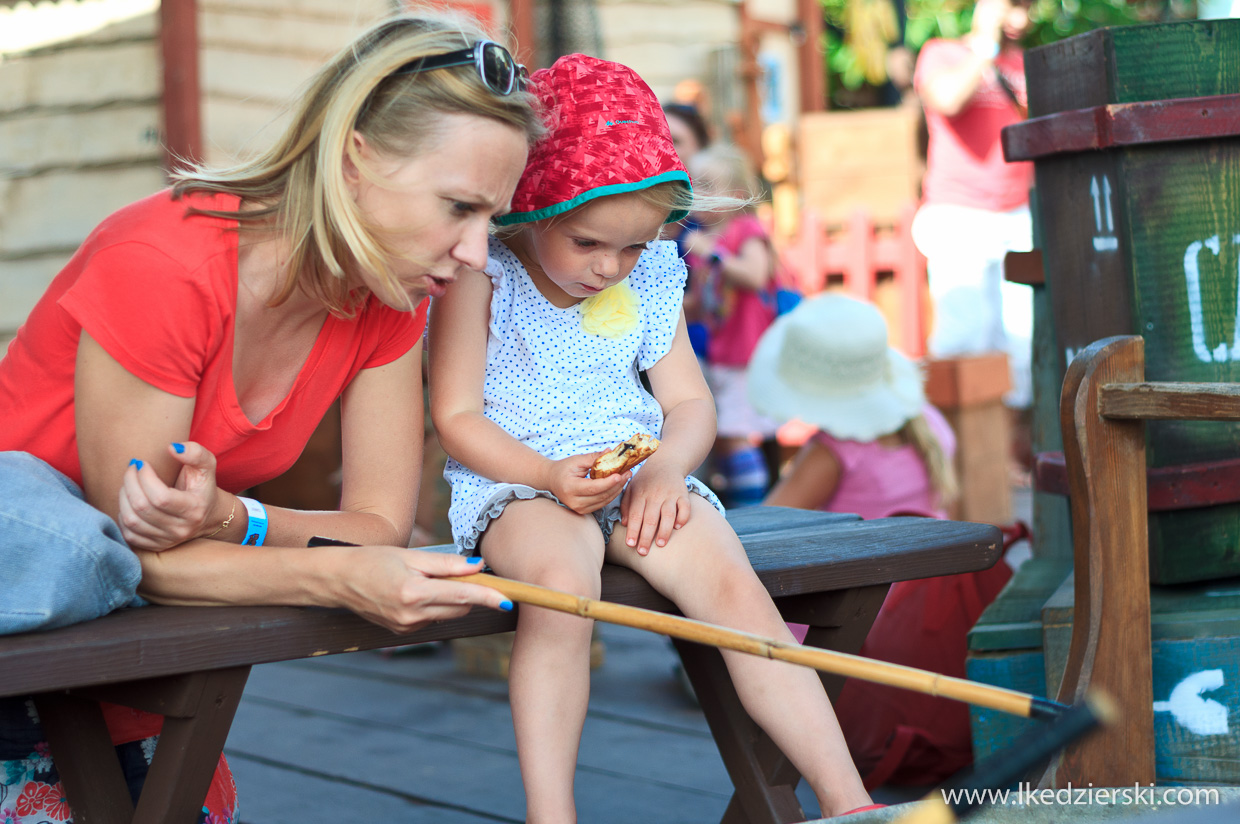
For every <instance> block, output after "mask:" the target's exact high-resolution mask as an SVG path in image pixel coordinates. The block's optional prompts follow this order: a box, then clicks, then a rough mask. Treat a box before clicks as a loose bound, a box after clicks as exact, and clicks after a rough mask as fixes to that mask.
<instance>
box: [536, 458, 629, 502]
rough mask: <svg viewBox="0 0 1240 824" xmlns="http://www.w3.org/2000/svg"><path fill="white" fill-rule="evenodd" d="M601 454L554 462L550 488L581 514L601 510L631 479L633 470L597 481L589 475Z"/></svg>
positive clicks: (550, 471) (548, 480)
mask: <svg viewBox="0 0 1240 824" xmlns="http://www.w3.org/2000/svg"><path fill="white" fill-rule="evenodd" d="M605 451H606V450H604V452H605ZM602 454H603V452H592V453H590V454H588V455H574V456H573V457H571V458H564V459H563V460H559V461H552V462H551V468H550V470H549V471H548V478H547V489H548V490H550V491H551V493H552V494H553V495H555V497H557V498H559V500H560V503H562V504H564V506H566V507H568V508H569V509H571V510H572V511H573V512H576V513H577V514H578V515H586V514H589V513H591V512H594V511H595V510H598V509H602V508H603V507H604V506H606V505H607V504H609V503H610V502H611V501H613V500H615V497H616V496H617V495H619V494H620V491H621V490H623V489H624V485H625V484H626V483H628V480H629V478H631V477H633V473H632V472H618V473H616V474H615V475H610V476H608V477H606V478H599V479H598V480H594V479H592V478H590V477H589V475H588V474H587V473H588V472H589V471H590V467H592V466H594V462H595V461H596V460H598V458H599V456H600V455H602Z"/></svg>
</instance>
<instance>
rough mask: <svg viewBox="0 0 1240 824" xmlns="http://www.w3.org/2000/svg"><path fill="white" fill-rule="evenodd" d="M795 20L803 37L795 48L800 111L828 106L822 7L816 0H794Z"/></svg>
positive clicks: (815, 110)
mask: <svg viewBox="0 0 1240 824" xmlns="http://www.w3.org/2000/svg"><path fill="white" fill-rule="evenodd" d="M797 19H798V20H799V21H800V23H801V30H802V32H804V35H803V36H804V38H805V39H804V40H802V41H801V44H800V46H799V47H798V48H797V58H798V62H799V63H800V69H801V83H800V86H801V111H802V112H821V111H825V110H826V109H828V108H830V105H829V103H828V101H827V95H828V94H829V93H830V89H828V88H827V67H826V61H825V59H824V55H823V53H822V52H823V49H822V6H821V5H820V4H819V2H818V0H797Z"/></svg>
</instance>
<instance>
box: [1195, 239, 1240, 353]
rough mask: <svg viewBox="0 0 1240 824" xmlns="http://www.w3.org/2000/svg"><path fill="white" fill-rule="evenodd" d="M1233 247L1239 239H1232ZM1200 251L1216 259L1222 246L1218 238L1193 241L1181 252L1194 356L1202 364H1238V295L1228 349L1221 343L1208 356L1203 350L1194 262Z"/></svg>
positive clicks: (1201, 312) (1202, 323)
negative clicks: (1208, 251) (1209, 252)
mask: <svg viewBox="0 0 1240 824" xmlns="http://www.w3.org/2000/svg"><path fill="white" fill-rule="evenodd" d="M1232 243H1234V244H1237V245H1240V235H1236V236H1235V237H1234V238H1232ZM1202 249H1209V250H1210V251H1211V252H1213V253H1214V256H1215V257H1218V256H1219V254H1220V253H1221V252H1222V243H1221V241H1220V239H1219V236H1218V235H1212V236H1210V237H1208V238H1206V239H1205V240H1195V241H1193V242H1192V243H1190V244H1188V248H1187V249H1185V250H1184V285H1185V286H1186V287H1187V289H1188V318H1189V325H1190V328H1191V330H1192V335H1193V352H1194V353H1195V354H1196V355H1197V359H1198V360H1200V361H1201V362H1202V363H1226V362H1227V361H1229V360H1240V292H1237V295H1236V316H1235V321H1234V327H1233V329H1232V337H1231V347H1230V348H1229V347H1228V346H1227V342H1226V341H1224V342H1222V343H1220V344H1219V345H1218V346H1216V347H1215V348H1214V351H1213V352H1211V351H1210V349H1209V347H1207V346H1206V322H1205V308H1204V307H1203V306H1202V303H1201V267H1200V266H1199V265H1198V263H1197V260H1198V258H1199V257H1200V256H1201V250H1202ZM1237 277H1240V264H1237Z"/></svg>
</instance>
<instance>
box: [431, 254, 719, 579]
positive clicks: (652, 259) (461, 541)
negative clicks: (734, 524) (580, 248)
mask: <svg viewBox="0 0 1240 824" xmlns="http://www.w3.org/2000/svg"><path fill="white" fill-rule="evenodd" d="M488 258H489V259H488V261H487V274H488V275H490V277H491V282H492V287H493V291H492V293H491V323H490V329H489V332H490V334H489V335H488V336H487V368H486V379H485V384H484V386H483V414H484V415H486V417H487V418H488V419H489V420H492V421H494V422H495V423H497V424H499V425H500V426H501V427H503V428H504V429H505V430H506V431H507V432H508V433H509V434H510V435H512V436H513V437H515V438H517V439H518V440H519V441H521V442H522V443H523V444H525V445H526V446H528V447H530V448H532V449H534V450H535V451H536V452H538V453H539V454H541V455H544V456H546V457H548V458H551V459H552V460H561V459H563V458H568V457H570V456H573V455H581V454H584V453H587V452H598V451H600V450H603V449H610V448H611V447H613V446H615V445H616V444H617V443H619V442H620V441H623V440H625V439H626V438H628V437H629V436H631V435H633V434H634V433H636V432H644V433H646V434H648V435H654V436H655V437H658V436H659V433H660V432H661V431H662V429H663V410H662V409H661V408H660V406H659V402H658V401H657V400H655V399H654V397H653V396H652V395H651V394H650V393H649V392H647V391H646V390H645V389H644V388H643V387H642V385H641V381H640V380H639V379H638V374H637V373H638V370H639V369H640V370H646V369H649V368H650V367H651V366H653V365H654V364H656V363H658V362H659V360H660V359H661V358H662V357H663V356H664V355H666V354H667V352H668V350H670V349H671V347H672V339H673V338H674V337H675V334H676V326H677V323H678V322H679V320H680V307H681V301H682V298H683V296H684V288H685V277H686V275H685V266H684V263H683V262H682V261H681V260H680V258H679V257H678V256H677V254H676V244H675V243H673V242H671V241H658V242H655V243H652V244H651V245H650V248H649V249H648V250H647V251H645V252H643V253H642V256H641V258H640V259H639V260H638V261H637V265H636V266H634V267H633V272H632V273H631V274H630V275H629V284H630V285H631V286H632V287H633V291H634V292H635V293H636V294H637V298H638V301H639V309H638V316H639V320H638V324H637V328H635V329H634V330H633V331H631V332H629V333H628V334H627V335H625V336H623V337H620V338H604V337H599V336H598V335H591V334H588V333H587V332H586V331H585V330H583V329H582V328H581V311H580V308H579V307H578V306H570V307H568V308H567V309H561V308H559V307H557V306H553V305H552V304H551V303H550V302H549V301H548V300H547V299H546V298H545V297H543V295H542V293H541V292H539V291H538V287H536V286H535V285H534V283H533V281H532V280H530V276H529V274H528V273H527V272H526V271H525V267H524V266H522V265H521V262H520V261H519V260H517V257H516V255H514V254H513V253H512V252H511V251H509V249H508V247H506V246H505V245H504V244H503V243H501V242H500V241H498V240H496V239H494V238H492V239H491V242H490V248H489V250H488ZM639 469H640V467H639ZM634 471H635V472H636V471H637V470H634ZM444 477H445V478H447V479H448V483H450V484H451V485H452V505H451V507H450V508H449V510H448V518H449V520H451V522H452V537H453V539H454V540H455V542H456V546H457V550H458V551H459V552H463V553H464V554H467V555H468V554H475V553H476V552H477V549H476V547H477V545H478V538H479V536H481V535H482V533H483V531H484V530H485V529H486V527H487V524H488V523H490V521H491V520H492V519H493V518H496V517H498V516H499V514H500V513H501V512H503V511H504V507H505V506H506V505H507V504H508V502H509V501H513V500H517V499H529V498H533V497H536V496H543V497H547V498H551V499H552V500H555V496H554V495H552V494H551V493H550V492H548V491H546V490H536V489H533V488H532V487H528V486H524V485H522V484H509V483H499V482H496V481H493V480H490V479H488V478H483V477H482V476H480V475H477V474H475V473H473V472H471V471H470V470H468V469H466V468H465V467H464V466H462V465H461V464H459V463H457V462H456V461H455V460H451V459H449V460H448V464H447V466H446V467H445V469H444ZM685 481H686V483H687V484H688V486H689V489H690V490H691V491H693V492H696V493H698V494H699V495H701V496H702V497H704V498H706V499H707V500H708V501H710V503H711V504H712V505H713V506H715V507H716V508H717V509H719V511H720V512H722V511H723V506H722V504H720V503H719V499H718V498H716V497H715V495H714V493H712V492H711V491H710V490H709V489H708V488H707V487H706V486H705V485H704V484H703V483H702V482H701V481H699V480H698V479H697V478H693V477H689V478H686V479H685ZM619 501H620V499H619V498H618V497H617V498H616V500H615V502H614V503H613V504H611V505H609V506H608V507H604V508H603V509H602V510H600V511H599V512H597V513H595V515H596V517H597V518H598V519H599V523H600V526H601V527H602V528H603V532H604V537H607V536H609V535H610V532H611V528H612V525H613V524H614V523H615V522H616V521H618V520H620V510H619Z"/></svg>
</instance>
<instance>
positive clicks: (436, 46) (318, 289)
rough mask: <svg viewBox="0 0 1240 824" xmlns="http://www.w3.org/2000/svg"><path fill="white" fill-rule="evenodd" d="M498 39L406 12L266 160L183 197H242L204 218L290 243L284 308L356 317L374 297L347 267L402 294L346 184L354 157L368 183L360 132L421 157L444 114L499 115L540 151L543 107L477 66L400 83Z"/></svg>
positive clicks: (209, 180)
mask: <svg viewBox="0 0 1240 824" xmlns="http://www.w3.org/2000/svg"><path fill="white" fill-rule="evenodd" d="M481 39H487V38H486V37H485V35H484V34H483V33H482V32H481V31H480V30H479V29H477V28H476V27H475V26H474V25H473V24H472V23H469V22H466V21H465V20H463V19H461V20H458V19H453V18H449V17H440V18H428V17H419V16H413V15H408V14H405V15H398V16H395V17H392V18H389V19H387V20H385V21H383V22H381V23H378V24H376V25H375V26H373V27H371V28H370V29H369V30H368V31H366V32H364V33H363V34H361V35H360V36H359V37H358V38H357V39H356V40H355V41H354V42H353V43H352V44H350V45H349V46H347V47H345V48H344V49H343V50H341V51H340V52H339V53H338V54H337V55H336V56H335V57H334V58H332V60H331V61H330V62H328V63H327V65H325V66H324V67H323V68H322V69H320V70H319V71H318V72H317V73H316V74H315V75H314V77H312V78H311V79H310V81H309V83H308V85H307V86H306V88H305V90H304V92H303V93H302V94H301V96H300V97H299V98H298V100H297V101H296V102H295V104H294V111H293V116H292V120H291V122H290V124H289V125H288V126H287V128H285V129H284V131H283V133H282V134H281V135H280V137H279V138H278V139H277V140H276V141H275V143H274V144H273V145H272V146H271V147H270V148H268V149H267V150H266V151H264V152H261V153H260V154H258V155H257V156H255V157H253V158H251V159H248V160H243V161H240V162H238V163H235V164H233V165H231V166H225V167H223V168H214V169H212V168H208V167H206V166H205V165H196V166H194V167H192V168H190V169H188V170H186V171H183V172H179V173H177V174H175V175H174V180H175V183H174V185H173V192H174V194H175V195H176V196H178V197H179V196H181V195H185V194H191V193H207V194H215V193H224V194H232V195H237V196H239V197H240V198H241V199H242V201H243V203H244V204H245V205H246V206H247V207H251V206H254V205H255V204H257V208H247V209H245V210H240V209H239V210H238V211H235V212H231V211H215V210H205V209H204V210H198V211H200V212H201V213H203V214H208V215H213V216H216V217H222V218H225V219H228V220H237V221H238V222H239V223H240V224H241V226H242V227H247V226H249V227H256V226H258V225H269V226H273V228H274V229H275V230H276V231H278V232H279V233H280V234H281V235H282V236H283V237H284V238H285V239H286V240H287V242H288V244H289V249H290V251H289V259H288V264H287V265H288V269H287V273H286V275H285V279H284V282H283V283H282V284H281V286H280V289H279V290H278V291H277V293H276V295H275V296H274V298H273V299H272V301H271V305H273V306H274V305H278V304H280V303H283V302H284V301H285V300H287V299H288V298H289V297H290V296H291V295H292V294H293V292H294V291H296V290H297V289H301V290H302V291H304V292H305V293H306V294H308V295H311V296H313V297H315V298H317V299H318V300H319V301H321V302H322V303H323V305H324V306H325V307H326V308H328V309H329V310H330V311H332V312H334V313H336V314H340V315H346V316H347V315H350V314H352V313H353V312H354V311H356V309H357V307H358V306H359V305H360V302H361V300H364V298H365V294H366V293H365V291H364V290H362V291H361V292H353V293H350V290H349V285H348V283H347V278H346V272H345V267H346V266H349V265H356V266H358V267H361V268H362V269H364V270H369V271H372V272H375V273H376V274H377V275H378V277H379V279H380V281H381V282H382V283H383V284H384V286H385V287H386V288H387V289H389V290H390V291H392V292H393V293H394V294H400V292H399V291H398V290H397V289H396V287H395V280H394V278H393V275H392V270H391V266H390V263H389V261H390V260H391V258H392V257H394V256H395V255H396V252H395V251H394V250H393V249H392V248H391V246H390V245H389V244H388V243H387V242H385V240H384V239H383V238H382V237H380V236H379V235H378V233H377V232H376V231H375V230H374V228H373V227H372V226H370V225H367V221H366V220H365V218H364V216H363V215H362V214H361V213H360V212H359V210H358V208H357V205H356V204H355V203H354V202H353V198H352V197H351V196H350V194H349V190H348V188H347V186H346V185H345V178H344V158H345V156H346V155H347V156H348V157H349V158H350V159H351V160H352V162H353V163H354V164H356V165H357V167H358V168H359V170H360V171H361V172H362V174H365V175H367V176H368V177H370V178H371V179H373V180H376V182H378V183H380V184H382V181H381V180H379V179H377V178H376V176H375V174H374V173H373V172H370V171H369V170H367V169H366V167H365V166H364V164H363V162H362V160H361V157H360V156H359V154H358V152H357V147H356V146H355V145H354V141H353V133H354V132H355V131H356V132H357V133H358V134H360V135H361V136H362V137H363V138H364V139H365V140H366V142H367V143H368V144H369V145H370V146H371V147H373V148H374V149H375V150H376V151H377V152H378V153H381V154H384V155H387V156H390V157H409V156H412V155H414V154H416V153H417V152H418V150H419V149H420V148H422V147H423V146H425V145H426V142H427V141H428V139H430V138H433V137H436V136H437V135H438V132H439V131H440V130H441V129H442V128H443V124H442V122H441V119H440V118H439V117H436V116H435V115H444V114H467V115H476V116H479V117H485V118H490V119H492V120H496V121H499V122H500V123H506V124H508V125H510V126H512V127H513V128H516V129H518V130H520V131H521V132H522V133H523V134H524V135H525V137H526V140H527V142H528V143H531V144H532V143H533V142H534V141H535V140H537V138H538V137H540V136H541V135H542V133H543V125H542V122H541V120H540V119H539V117H538V114H537V113H536V112H535V111H534V98H533V96H532V95H529V94H528V93H525V92H520V91H514V92H513V93H512V94H510V95H508V96H506V97H501V96H499V95H497V94H495V93H494V92H491V91H490V90H488V89H487V88H486V87H485V86H484V85H483V84H482V81H481V79H480V78H479V77H478V76H477V72H476V70H475V69H474V67H473V66H472V65H469V66H461V67H458V68H448V69H435V70H432V71H426V72H418V73H413V74H409V73H406V74H397V73H396V71H397V69H400V68H401V67H402V66H405V65H406V64H408V63H410V62H412V61H415V60H418V59H421V58H424V57H428V56H431V55H436V54H442V53H444V52H449V51H455V50H457V49H461V48H467V47H470V46H473V45H474V43H476V42H477V41H478V40H481Z"/></svg>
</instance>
